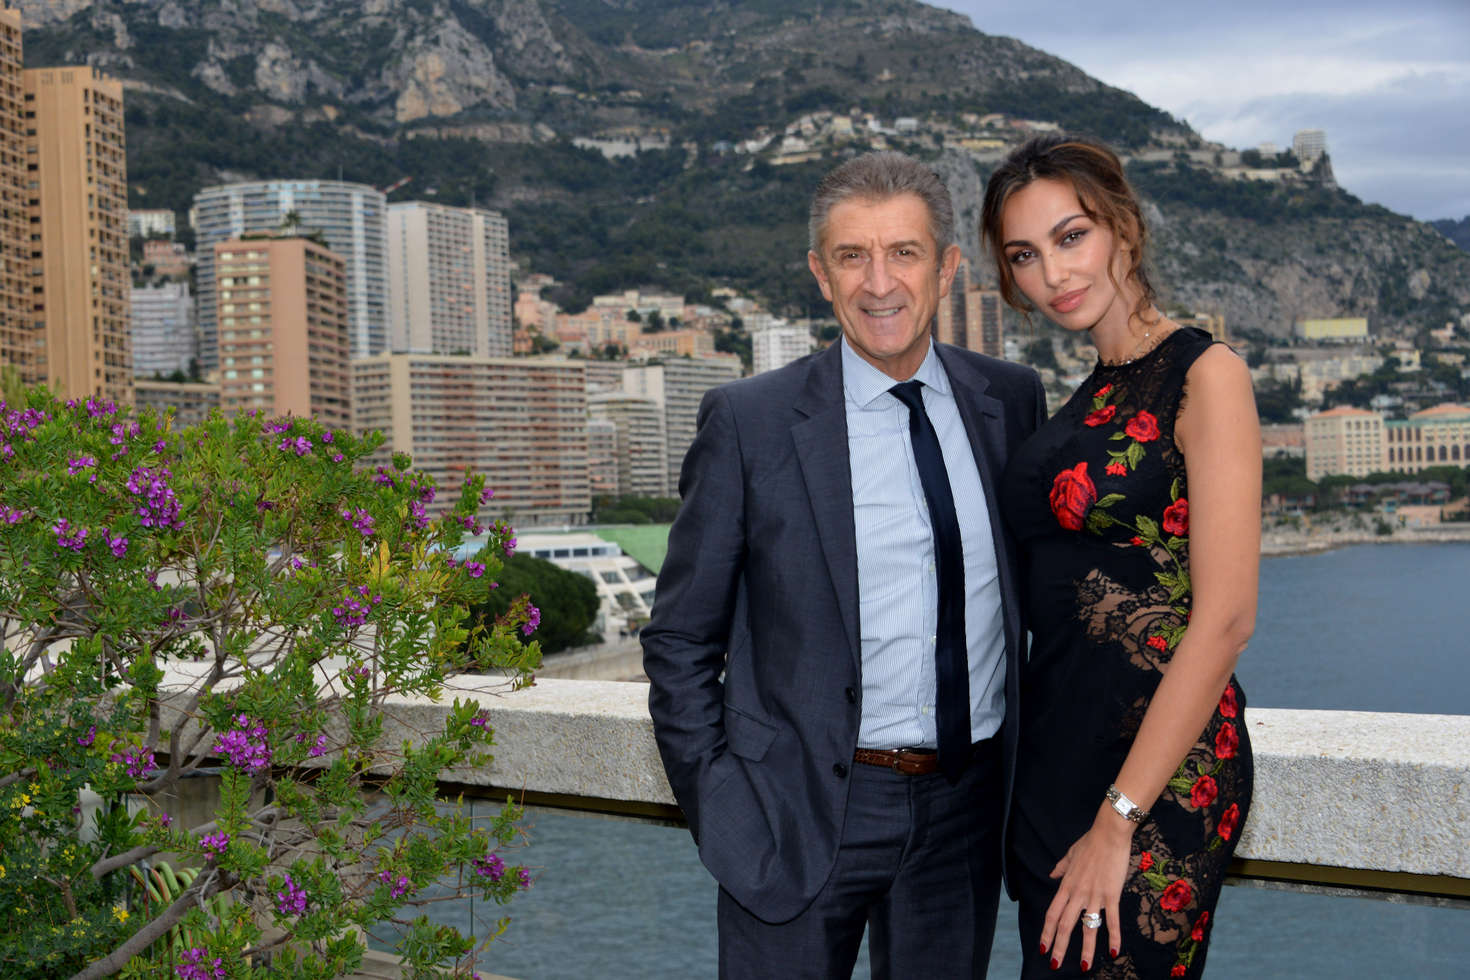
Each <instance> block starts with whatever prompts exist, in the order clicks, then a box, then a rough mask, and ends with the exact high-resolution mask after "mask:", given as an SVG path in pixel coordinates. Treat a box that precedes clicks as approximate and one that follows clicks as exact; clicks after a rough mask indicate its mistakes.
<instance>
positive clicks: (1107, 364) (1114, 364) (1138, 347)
mask: <svg viewBox="0 0 1470 980" xmlns="http://www.w3.org/2000/svg"><path fill="white" fill-rule="evenodd" d="M1152 333H1153V327H1149V328H1148V329H1146V330H1144V332H1143V336H1142V337H1141V338H1139V341H1138V343H1137V344H1136V345H1134V348H1133V350H1131V351H1129V352H1128V356H1127V357H1125V358H1123V359H1122V360H1121V361H1109V360H1104V359H1103V357H1102V355H1101V354H1099V355H1098V358H1097V359H1098V360H1099V361H1102V365H1103V367H1124V366H1126V365H1128V364H1132V363H1133V362H1134V361H1136V360H1138V354H1139V352H1140V351H1142V350H1143V345H1144V344H1146V343H1148V338H1149V336H1150V335H1151V334H1152Z"/></svg>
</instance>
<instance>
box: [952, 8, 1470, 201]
mask: <svg viewBox="0 0 1470 980" xmlns="http://www.w3.org/2000/svg"><path fill="white" fill-rule="evenodd" d="M927 2H929V3H933V4H934V5H936V6H940V7H948V8H950V9H952V10H957V11H959V12H960V13H963V14H967V15H968V16H969V17H970V19H971V20H973V21H974V23H975V26H976V27H977V28H978V29H980V30H981V31H984V32H985V33H987V34H1002V35H1007V36H1010V37H1015V38H1019V39H1020V40H1022V41H1024V42H1025V43H1027V44H1029V45H1031V46H1032V47H1036V48H1040V49H1042V50H1043V51H1046V52H1049V53H1051V54H1054V55H1057V56H1058V57H1060V58H1063V59H1065V60H1067V61H1070V62H1071V63H1073V64H1074V65H1076V66H1078V67H1079V68H1081V69H1083V70H1084V71H1086V72H1087V73H1088V74H1090V75H1092V76H1093V77H1095V78H1098V79H1101V80H1102V81H1104V82H1107V83H1108V84H1110V85H1116V86H1118V87H1119V88H1123V89H1127V90H1128V91H1130V92H1133V93H1135V94H1136V95H1138V96H1139V98H1141V99H1143V100H1144V101H1145V102H1148V103H1150V104H1151V105H1155V106H1157V107H1159V108H1160V109H1164V110H1165V111H1167V112H1169V113H1171V114H1172V115H1174V116H1176V117H1179V118H1183V119H1184V120H1185V121H1187V122H1188V123H1189V124H1190V125H1191V126H1193V127H1194V129H1195V130H1196V131H1198V132H1200V133H1201V134H1203V135H1204V136H1205V138H1207V139H1212V140H1217V141H1219V142H1221V143H1225V144H1226V145H1229V146H1233V147H1237V148H1239V149H1246V148H1248V147H1253V146H1256V145H1258V144H1260V143H1265V142H1270V143H1275V144H1276V145H1277V146H1278V147H1282V148H1285V147H1289V146H1290V145H1291V137H1292V134H1293V133H1294V132H1296V131H1297V130H1298V129H1324V130H1326V131H1327V149H1328V152H1329V153H1330V154H1331V155H1332V167H1333V171H1334V172H1335V173H1336V175H1337V179H1338V182H1339V183H1340V184H1342V186H1343V187H1344V188H1346V189H1347V190H1348V191H1350V192H1352V193H1353V194H1355V195H1357V196H1358V197H1360V198H1362V199H1363V200H1365V201H1371V202H1375V203H1378V204H1382V205H1384V206H1385V207H1388V208H1390V209H1392V210H1394V211H1398V212H1400V213H1404V214H1411V215H1413V216H1414V217H1416V218H1420V219H1422V220H1432V219H1434V218H1450V217H1453V218H1461V217H1465V216H1467V215H1470V0H1393V2H1389V3H1384V2H1381V0H1374V2H1368V0H1330V2H1329V0H1295V2H1292V0H1287V2H1282V0H1234V2H1231V3H1220V2H1218V0H1174V2H1172V3H1162V4H1152V3H1149V4H1144V3H1141V2H1138V0H1131V2H1128V3H1099V2H1097V0H1043V2H1042V3H1040V4H1025V3H1015V2H1001V0H927Z"/></svg>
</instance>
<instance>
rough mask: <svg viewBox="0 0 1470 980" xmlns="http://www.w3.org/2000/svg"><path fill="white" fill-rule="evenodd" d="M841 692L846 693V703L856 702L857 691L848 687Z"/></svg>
mask: <svg viewBox="0 0 1470 980" xmlns="http://www.w3.org/2000/svg"><path fill="white" fill-rule="evenodd" d="M842 693H843V694H845V695H847V703H848V704H857V691H855V690H853V689H852V688H850V687H849V688H848V689H847V690H845V691H843V692H842Z"/></svg>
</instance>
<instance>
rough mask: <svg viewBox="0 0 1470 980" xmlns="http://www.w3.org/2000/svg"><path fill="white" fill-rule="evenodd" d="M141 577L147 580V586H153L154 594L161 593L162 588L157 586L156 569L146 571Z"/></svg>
mask: <svg viewBox="0 0 1470 980" xmlns="http://www.w3.org/2000/svg"><path fill="white" fill-rule="evenodd" d="M143 577H144V578H146V579H147V580H148V584H149V585H151V586H153V591H154V592H162V591H163V586H161V585H159V584H158V569H156V568H150V569H149V570H148V571H146V572H144V573H143Z"/></svg>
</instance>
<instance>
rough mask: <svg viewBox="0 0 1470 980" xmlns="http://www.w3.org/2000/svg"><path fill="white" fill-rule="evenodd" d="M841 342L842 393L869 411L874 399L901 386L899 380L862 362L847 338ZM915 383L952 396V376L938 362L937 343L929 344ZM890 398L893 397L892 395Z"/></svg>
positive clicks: (915, 376)
mask: <svg viewBox="0 0 1470 980" xmlns="http://www.w3.org/2000/svg"><path fill="white" fill-rule="evenodd" d="M839 343H841V344H842V390H843V392H844V393H845V394H846V395H847V398H848V400H849V401H851V402H852V403H853V404H855V405H856V406H857V407H858V408H870V407H872V403H873V401H874V400H876V399H877V398H879V397H880V396H882V395H887V394H888V389H889V388H892V387H893V386H894V385H896V384H898V382H897V381H895V380H893V379H892V378H890V377H889V376H888V375H886V374H884V373H883V372H882V371H880V370H878V369H877V368H875V367H874V366H873V365H871V364H869V363H868V362H867V361H865V360H863V358H862V356H861V355H860V354H858V352H857V351H855V350H853V349H852V345H851V344H849V343H848V342H847V337H846V336H844V337H843V338H842V339H841V340H840V341H839ZM909 380H912V381H922V382H923V383H924V386H925V387H926V388H933V389H934V390H935V391H936V392H938V393H939V394H942V395H948V394H949V376H948V375H947V374H945V373H944V365H943V364H941V363H940V361H939V355H938V354H936V353H935V351H934V342H933V341H932V340H931V341H930V342H929V349H928V351H926V352H925V354H924V360H923V361H922V362H921V363H920V364H919V369H918V370H917V371H915V372H914V376H913V377H912V378H911V379H909ZM889 397H890V398H892V397H893V396H891V395H889Z"/></svg>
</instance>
